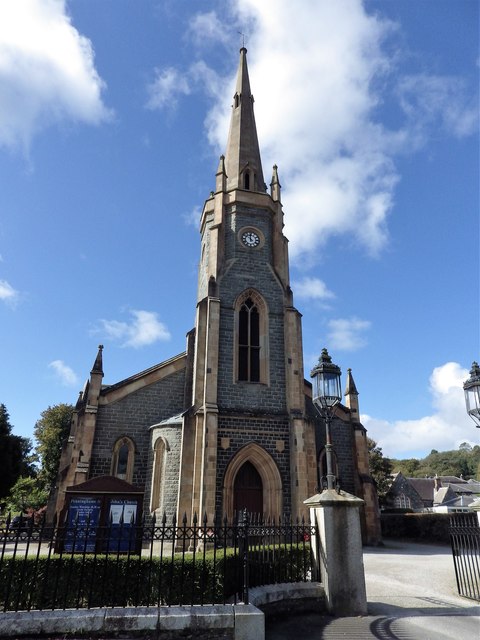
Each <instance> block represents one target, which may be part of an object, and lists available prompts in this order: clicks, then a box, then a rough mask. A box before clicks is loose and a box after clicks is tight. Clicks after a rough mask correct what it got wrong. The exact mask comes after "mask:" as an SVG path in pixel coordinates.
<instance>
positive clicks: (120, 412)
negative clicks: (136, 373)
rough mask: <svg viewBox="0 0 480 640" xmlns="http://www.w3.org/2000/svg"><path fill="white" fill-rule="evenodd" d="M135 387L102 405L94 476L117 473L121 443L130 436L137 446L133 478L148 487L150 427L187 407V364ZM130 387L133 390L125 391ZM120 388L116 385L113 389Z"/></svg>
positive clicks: (92, 463) (94, 457)
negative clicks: (128, 390)
mask: <svg viewBox="0 0 480 640" xmlns="http://www.w3.org/2000/svg"><path fill="white" fill-rule="evenodd" d="M150 373H152V372H150ZM150 373H149V374H148V376H150ZM155 373H157V374H158V371H156V372H155ZM135 386H136V385H135V384H130V385H126V386H123V387H122V396H121V397H120V398H118V396H117V399H116V401H114V402H113V401H111V402H108V403H100V404H99V407H98V411H97V420H96V428H95V439H94V443H93V451H92V459H91V465H90V475H91V476H97V475H117V469H116V468H113V467H114V466H115V463H116V460H118V455H117V448H118V446H119V442H121V441H122V440H123V439H128V441H129V442H131V443H132V445H133V461H132V462H131V464H132V473H131V477H130V478H129V481H130V482H132V483H133V484H135V485H137V486H143V487H144V486H146V485H147V484H148V479H149V477H150V474H151V467H152V444H151V433H150V427H152V425H156V424H158V423H159V422H161V421H162V420H166V419H167V418H170V417H171V416H173V415H176V414H178V413H181V412H182V411H183V410H184V395H185V367H182V368H180V369H179V370H177V371H174V372H172V373H170V375H166V376H164V377H160V378H159V379H157V380H156V381H155V382H153V383H151V384H149V385H148V386H147V385H144V386H141V387H140V388H138V389H136V388H135ZM129 387H130V393H125V389H128V388H129ZM132 389H133V390H132ZM118 390H119V389H118V388H115V389H114V390H113V392H114V393H116V392H117V391H118ZM108 391H109V390H108V389H107V390H106V392H107V393H106V399H107V400H108V399H109V398H108ZM104 397H105V396H104ZM125 444H127V443H125Z"/></svg>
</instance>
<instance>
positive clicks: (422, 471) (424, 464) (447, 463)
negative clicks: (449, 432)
mask: <svg viewBox="0 0 480 640" xmlns="http://www.w3.org/2000/svg"><path fill="white" fill-rule="evenodd" d="M392 464H393V471H394V472H398V471H401V472H402V473H403V475H404V476H406V477H409V478H425V477H434V476H435V475H439V476H457V477H460V476H463V478H464V479H465V480H469V479H470V478H478V479H480V475H479V471H480V446H478V445H476V446H474V447H472V446H471V445H469V444H468V443H466V442H464V443H462V444H461V445H460V447H459V448H458V450H456V451H455V450H454V451H437V450H436V449H432V451H431V453H430V454H429V455H428V456H426V457H425V458H423V459H421V460H416V459H415V458H410V459H408V460H392Z"/></svg>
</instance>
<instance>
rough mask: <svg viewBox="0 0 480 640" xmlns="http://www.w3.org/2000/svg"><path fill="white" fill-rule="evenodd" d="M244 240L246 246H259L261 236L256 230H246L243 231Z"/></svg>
mask: <svg viewBox="0 0 480 640" xmlns="http://www.w3.org/2000/svg"><path fill="white" fill-rule="evenodd" d="M242 242H243V244H244V245H245V246H246V247H258V245H259V244H260V238H259V236H258V234H256V233H255V231H245V233H242Z"/></svg>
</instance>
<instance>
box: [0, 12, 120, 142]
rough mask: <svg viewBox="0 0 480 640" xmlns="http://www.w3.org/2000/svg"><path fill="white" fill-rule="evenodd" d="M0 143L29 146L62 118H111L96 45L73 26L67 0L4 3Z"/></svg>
mask: <svg viewBox="0 0 480 640" xmlns="http://www.w3.org/2000/svg"><path fill="white" fill-rule="evenodd" d="M0 84H1V87H2V93H1V100H0V146H6V147H10V148H16V147H18V146H20V147H23V149H24V150H25V151H26V150H28V147H29V145H30V142H31V139H32V137H33V136H34V135H35V133H36V132H38V131H40V130H41V129H43V128H45V127H47V126H49V125H51V124H53V123H58V122H63V121H65V120H67V121H74V122H86V123H88V124H99V123H100V122H102V121H104V120H107V119H109V118H110V117H111V115H112V114H111V111H109V110H108V109H107V108H106V107H105V105H104V104H103V101H102V96H101V93H102V90H103V88H104V83H103V81H102V79H101V78H100V76H99V75H98V72H97V70H96V69H95V65H94V52H93V47H92V43H91V42H90V40H89V39H88V38H86V37H85V36H82V35H81V34H80V33H79V32H78V31H77V30H76V29H75V27H73V25H72V24H71V19H70V16H69V15H68V14H67V11H66V6H65V2H64V0H21V1H19V2H0Z"/></svg>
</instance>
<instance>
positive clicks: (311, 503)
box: [305, 489, 367, 616]
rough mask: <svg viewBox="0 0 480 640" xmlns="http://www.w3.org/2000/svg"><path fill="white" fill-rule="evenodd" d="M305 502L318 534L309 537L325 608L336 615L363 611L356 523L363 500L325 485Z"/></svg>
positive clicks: (364, 598) (364, 599)
mask: <svg viewBox="0 0 480 640" xmlns="http://www.w3.org/2000/svg"><path fill="white" fill-rule="evenodd" d="M305 504H306V505H307V507H309V508H310V520H311V523H312V526H315V527H316V531H317V532H318V536H319V540H315V539H312V548H313V552H314V555H315V561H316V565H317V571H319V573H320V580H321V582H322V583H323V587H324V589H325V599H326V603H327V608H328V611H329V612H330V613H332V614H333V615H336V616H357V615H366V613H367V594H366V589H365V572H364V568H363V551H362V533H361V527H360V507H361V506H362V505H363V500H360V498H357V497H355V496H352V495H351V494H349V493H346V492H345V491H340V492H337V491H336V490H335V489H326V490H325V491H323V492H322V493H318V494H316V495H315V496H313V497H312V498H309V499H308V500H305ZM315 535H317V534H315Z"/></svg>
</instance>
